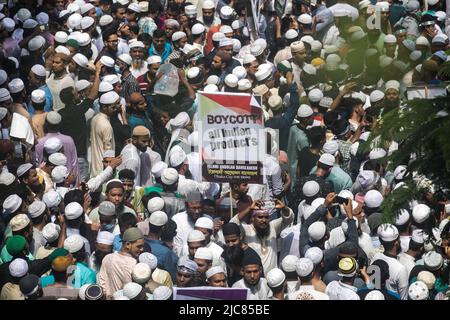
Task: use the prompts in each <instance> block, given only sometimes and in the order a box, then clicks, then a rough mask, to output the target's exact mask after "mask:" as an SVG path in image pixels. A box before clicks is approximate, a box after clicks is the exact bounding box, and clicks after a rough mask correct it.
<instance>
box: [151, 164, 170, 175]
mask: <svg viewBox="0 0 450 320" xmlns="http://www.w3.org/2000/svg"><path fill="white" fill-rule="evenodd" d="M168 167H169V166H168V165H167V163H165V162H163V161H158V162H157V163H155V164H154V165H153V166H152V174H153V176H155V178H160V177H161V175H162V173H163V171H164V169H167V168H168Z"/></svg>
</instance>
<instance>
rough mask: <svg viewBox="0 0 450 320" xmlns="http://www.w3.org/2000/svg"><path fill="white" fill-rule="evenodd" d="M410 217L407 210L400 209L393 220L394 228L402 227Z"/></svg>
mask: <svg viewBox="0 0 450 320" xmlns="http://www.w3.org/2000/svg"><path fill="white" fill-rule="evenodd" d="M409 218H410V215H409V212H408V210H406V209H400V213H399V215H398V216H397V218H396V219H395V225H396V226H403V225H405V224H406V223H407V222H408V221H409Z"/></svg>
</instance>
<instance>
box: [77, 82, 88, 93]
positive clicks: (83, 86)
mask: <svg viewBox="0 0 450 320" xmlns="http://www.w3.org/2000/svg"><path fill="white" fill-rule="evenodd" d="M90 85H91V83H90V82H89V81H87V80H84V79H83V80H78V81H77V82H76V83H75V89H76V90H77V92H80V91H83V90H84V89H87V88H88V87H89V86H90Z"/></svg>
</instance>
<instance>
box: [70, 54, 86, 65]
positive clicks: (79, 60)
mask: <svg viewBox="0 0 450 320" xmlns="http://www.w3.org/2000/svg"><path fill="white" fill-rule="evenodd" d="M72 59H73V61H75V62H76V64H77V65H79V66H80V67H83V68H86V67H87V64H88V62H89V61H88V58H86V56H85V55H84V54H81V53H77V54H75V55H74V56H73V57H72Z"/></svg>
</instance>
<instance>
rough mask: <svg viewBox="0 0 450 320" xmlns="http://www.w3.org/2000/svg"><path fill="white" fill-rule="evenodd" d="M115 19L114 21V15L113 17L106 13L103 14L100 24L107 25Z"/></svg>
mask: <svg viewBox="0 0 450 320" xmlns="http://www.w3.org/2000/svg"><path fill="white" fill-rule="evenodd" d="M113 21H114V18H113V17H111V16H110V15H109V14H105V15H103V16H101V18H100V20H99V24H100V26H101V27H105V26H107V25H108V24H110V23H111V22H113Z"/></svg>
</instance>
